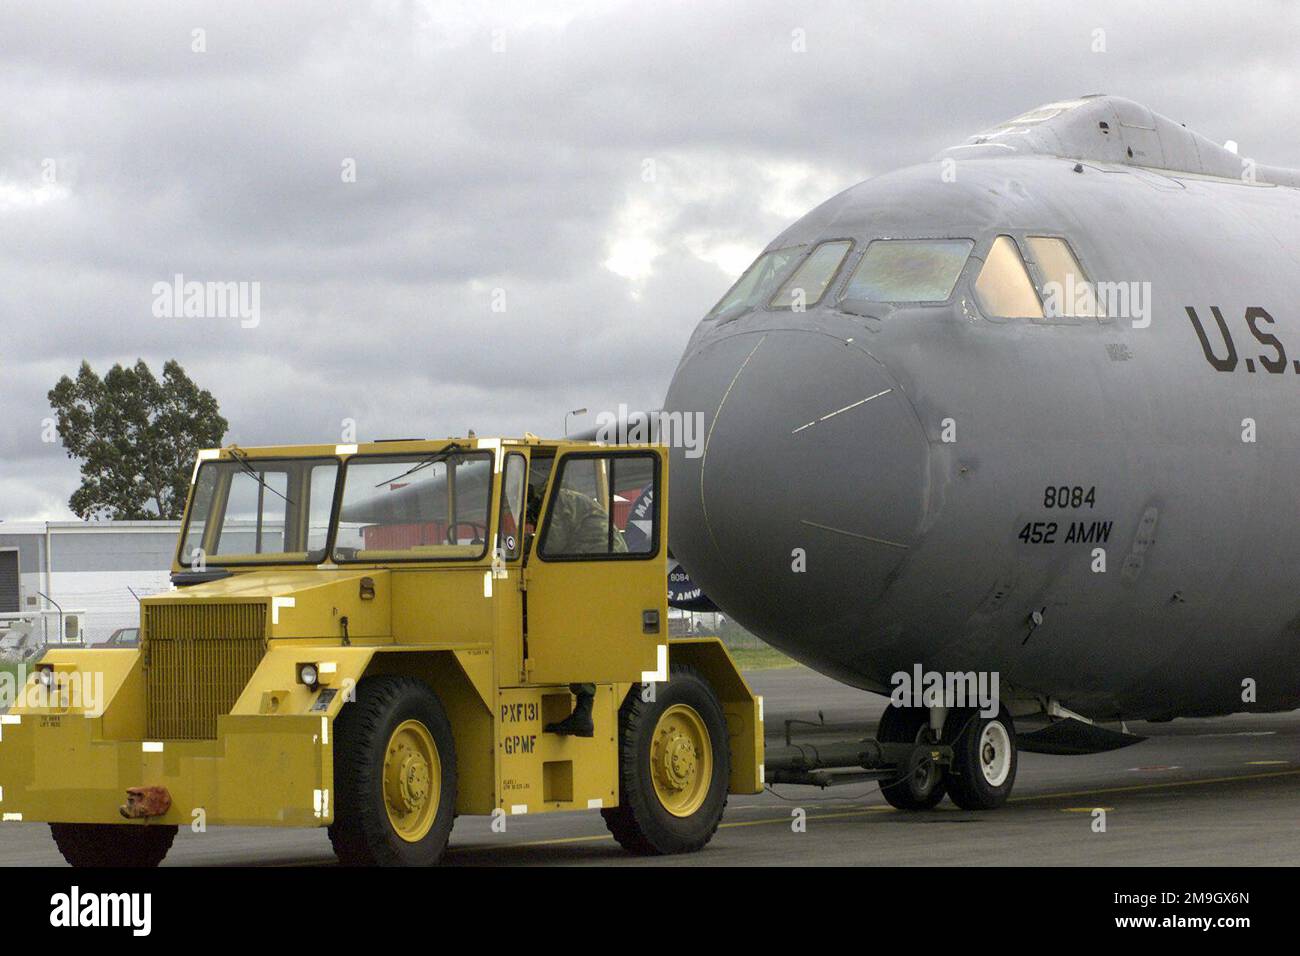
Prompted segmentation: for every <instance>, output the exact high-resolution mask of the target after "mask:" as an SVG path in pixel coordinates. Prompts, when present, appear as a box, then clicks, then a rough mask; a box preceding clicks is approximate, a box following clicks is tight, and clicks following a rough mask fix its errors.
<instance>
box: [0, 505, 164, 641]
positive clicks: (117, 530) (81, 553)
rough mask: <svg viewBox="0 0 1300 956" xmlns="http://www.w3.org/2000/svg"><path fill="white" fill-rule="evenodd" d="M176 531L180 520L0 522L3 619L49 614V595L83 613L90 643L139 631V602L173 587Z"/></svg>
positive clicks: (67, 608)
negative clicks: (124, 630) (125, 631)
mask: <svg viewBox="0 0 1300 956" xmlns="http://www.w3.org/2000/svg"><path fill="white" fill-rule="evenodd" d="M179 533H180V522H179V521H96V522H85V521H19V522H11V521H0V614H14V613H22V614H27V613H35V612H38V611H46V610H51V609H52V607H53V606H52V605H51V604H50V603H48V602H47V601H46V600H45V598H44V597H42V595H48V596H49V597H50V598H52V599H53V601H54V602H57V604H58V605H61V606H62V607H63V608H64V610H66V611H72V610H76V611H84V612H85V616H84V619H83V620H82V634H83V638H84V640H85V641H86V642H87V643H98V642H100V641H102V640H104V639H105V638H107V637H108V635H109V634H111V633H112V632H113V631H114V630H116V629H117V628H119V627H135V626H137V625H138V624H139V621H140V610H139V605H138V604H137V602H136V598H137V597H144V596H145V595H146V594H157V593H158V592H160V591H166V590H168V589H169V588H170V587H171V579H170V575H171V565H172V556H173V555H174V554H175V553H176V536H177V535H178V534H179ZM132 592H134V594H133V593H132Z"/></svg>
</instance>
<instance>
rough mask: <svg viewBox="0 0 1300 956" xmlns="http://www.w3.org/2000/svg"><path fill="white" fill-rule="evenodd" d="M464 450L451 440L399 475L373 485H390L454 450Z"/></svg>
mask: <svg viewBox="0 0 1300 956" xmlns="http://www.w3.org/2000/svg"><path fill="white" fill-rule="evenodd" d="M465 450H466V449H465V447H464V446H463V445H460V444H458V443H457V442H452V443H451V444H450V445H447V446H446V447H444V448H441V449H439V450H438V451H435V452H434V453H433V454H431V455H429V456H427V457H425V458H422V459H420V461H418V462H416V463H415V464H414V465H412V466H411V467H410V468H408V469H406V471H404V472H402V473H401V474H400V475H396V476H394V477H392V478H387V479H385V480H383V481H381V482H379V483H378V484H377V485H375V487H376V488H382V487H384V485H391V484H392V483H393V482H395V481H401V480H402V479H403V478H405V477H406V476H407V475H411V474H414V473H415V472H417V471H419V470H420V469H422V468H428V467H429V466H430V465H434V464H437V463H438V462H440V461H442V460H443V459H444V458H446V457H447V456H448V455H450V454H452V453H454V452H458V451H465Z"/></svg>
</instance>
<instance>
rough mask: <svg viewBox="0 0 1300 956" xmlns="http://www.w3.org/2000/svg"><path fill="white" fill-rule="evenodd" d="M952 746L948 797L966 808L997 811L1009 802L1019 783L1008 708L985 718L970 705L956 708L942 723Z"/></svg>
mask: <svg viewBox="0 0 1300 956" xmlns="http://www.w3.org/2000/svg"><path fill="white" fill-rule="evenodd" d="M943 739H944V740H945V741H946V742H948V743H950V744H951V745H952V750H953V760H952V767H951V769H950V770H949V772H948V776H947V781H948V796H949V797H951V798H952V802H953V803H955V804H957V806H959V807H961V808H962V809H963V810H995V809H997V808H998V807H1000V806H1002V804H1004V803H1006V802H1007V797H1009V796H1010V795H1011V788H1012V786H1014V784H1015V782H1016V764H1017V756H1018V755H1017V752H1016V728H1015V724H1013V723H1012V721H1011V715H1010V714H1008V713H1007V712H1006V710H1005V709H1003V710H1001V711H999V713H998V715H997V716H996V717H984V716H982V715H981V714H980V713H979V711H977V710H972V709H969V708H962V709H959V710H953V711H952V712H951V713H949V714H948V719H947V721H945V722H944V725H943Z"/></svg>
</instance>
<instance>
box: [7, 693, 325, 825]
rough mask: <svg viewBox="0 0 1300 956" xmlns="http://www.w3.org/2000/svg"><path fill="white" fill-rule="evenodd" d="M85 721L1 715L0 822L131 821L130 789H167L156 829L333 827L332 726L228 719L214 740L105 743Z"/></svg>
mask: <svg viewBox="0 0 1300 956" xmlns="http://www.w3.org/2000/svg"><path fill="white" fill-rule="evenodd" d="M100 727H101V721H100V720H98V719H94V718H88V717H85V716H82V715H81V714H75V713H73V714H66V715H51V714H31V713H28V714H22V715H4V716H0V819H3V820H6V821H14V820H22V821H33V820H35V821H42V822H55V823H126V822H127V821H126V820H124V819H123V818H122V816H121V814H120V813H119V811H118V808H119V807H120V806H121V805H122V804H123V803H125V802H126V790H127V788H128V787H143V786H161V787H166V788H167V790H168V792H169V793H170V794H171V799H172V805H171V809H170V810H169V811H168V812H167V813H166V814H165V815H163V816H159V817H153V818H151V821H152V822H154V823H175V824H179V825H181V826H191V825H194V824H196V823H197V822H199V821H202V823H203V825H205V826H206V825H221V824H234V825H241V826H286V827H312V826H324V825H326V824H328V823H331V822H332V821H333V814H334V807H333V800H332V799H331V790H332V789H333V776H334V766H333V751H332V747H331V740H330V721H329V718H327V717H324V716H319V715H282V716H261V715H227V716H223V717H219V718H218V720H217V739H216V740H184V741H140V740H130V741H128V740H104V739H101V738H100V737H99V731H100Z"/></svg>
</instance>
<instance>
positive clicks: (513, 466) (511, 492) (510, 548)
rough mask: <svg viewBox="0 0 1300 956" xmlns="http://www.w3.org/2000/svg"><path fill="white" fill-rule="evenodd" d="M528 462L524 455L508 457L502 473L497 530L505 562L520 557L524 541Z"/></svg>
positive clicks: (516, 454)
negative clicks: (525, 486) (525, 481)
mask: <svg viewBox="0 0 1300 956" xmlns="http://www.w3.org/2000/svg"><path fill="white" fill-rule="evenodd" d="M527 471H528V462H527V459H525V458H524V456H523V455H521V454H519V453H518V452H512V453H510V454H508V455H506V466H505V468H504V469H502V472H501V524H500V526H499V527H498V529H497V549H498V552H499V554H500V557H501V559H502V560H503V561H513V560H514V559H515V558H517V557H519V554H520V552H521V551H522V547H523V541H524V480H525V476H526V473H527Z"/></svg>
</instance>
